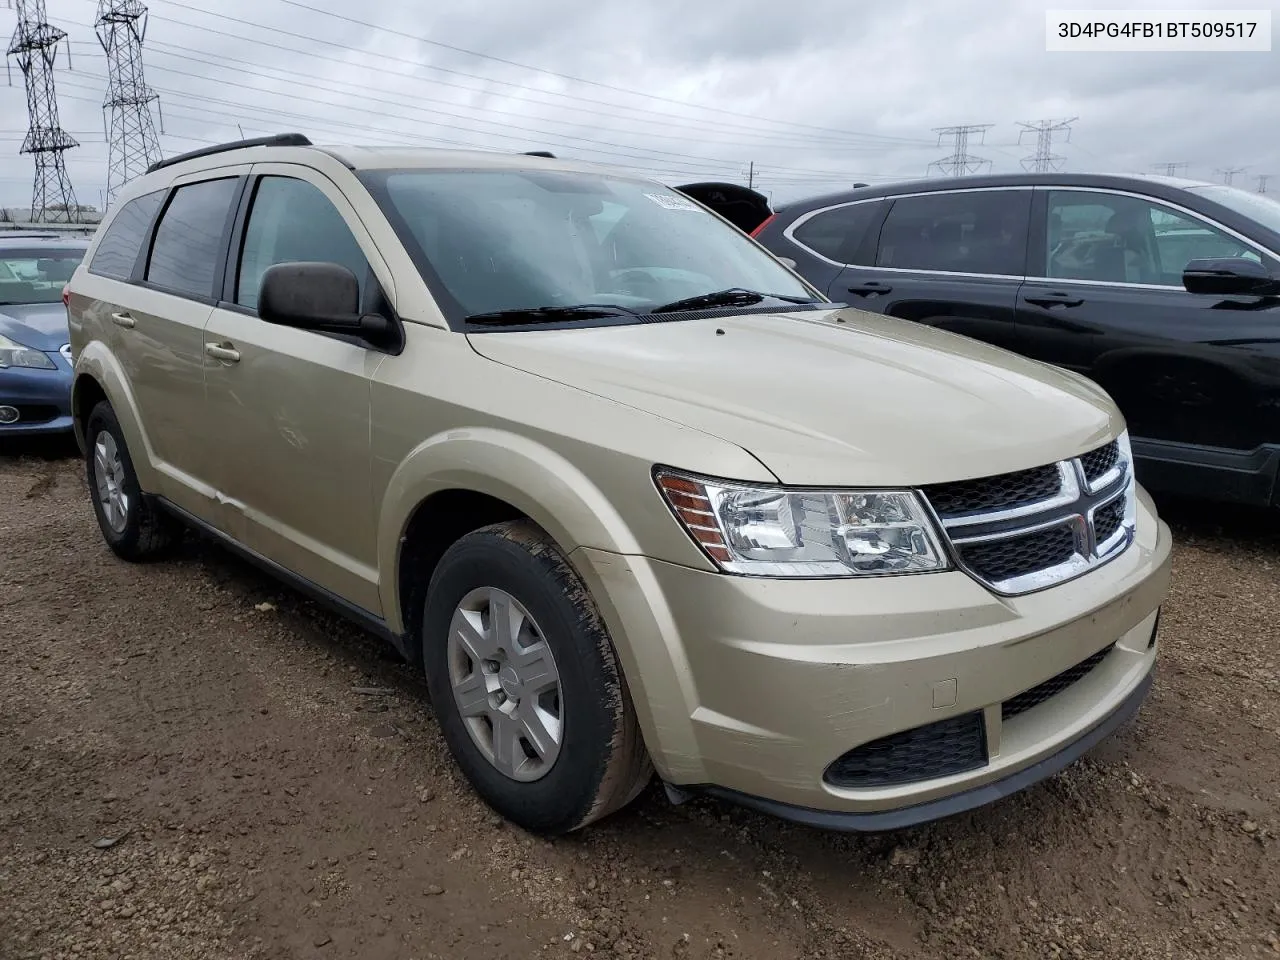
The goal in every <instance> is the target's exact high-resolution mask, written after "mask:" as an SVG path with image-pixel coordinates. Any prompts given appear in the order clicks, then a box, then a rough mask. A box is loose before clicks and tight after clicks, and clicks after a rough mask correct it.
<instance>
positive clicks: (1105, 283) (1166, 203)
mask: <svg viewBox="0 0 1280 960" xmlns="http://www.w3.org/2000/svg"><path fill="white" fill-rule="evenodd" d="M1036 189H1038V190H1044V191H1045V192H1046V193H1049V192H1057V193H1103V194H1109V195H1111V196H1116V197H1129V198H1131V199H1133V200H1143V201H1145V202H1147V203H1149V204H1151V205H1152V206H1157V207H1165V208H1167V209H1169V210H1173V211H1176V212H1177V213H1180V214H1182V215H1183V216H1185V217H1188V218H1190V219H1192V220H1196V221H1198V222H1199V223H1201V224H1203V225H1204V226H1206V227H1210V228H1211V229H1214V230H1217V231H1219V232H1221V233H1225V234H1227V235H1228V236H1231V237H1235V239H1237V240H1239V241H1240V242H1241V243H1243V244H1244V245H1245V246H1247V247H1248V248H1249V249H1251V250H1253V251H1254V253H1256V254H1258V255H1259V256H1261V257H1263V258H1270V259H1271V260H1280V253H1276V252H1275V251H1274V250H1271V249H1268V248H1267V247H1264V246H1262V245H1261V244H1259V243H1258V241H1257V240H1254V239H1253V238H1252V237H1246V236H1245V235H1244V234H1243V233H1241V232H1240V231H1239V230H1233V229H1231V228H1230V227H1228V226H1226V225H1225V224H1222V223H1219V222H1218V221H1216V220H1212V219H1210V218H1209V217H1207V216H1205V215H1204V214H1203V213H1197V212H1196V211H1195V210H1192V209H1190V208H1189V207H1184V206H1183V205H1182V204H1180V203H1175V202H1174V201H1172V200H1165V199H1164V198H1163V197H1153V196H1151V195H1150V194H1147V193H1138V192H1136V191H1134V190H1121V189H1120V188H1118V187H1081V186H1072V187H1058V186H1050V185H1047V184H1046V185H1042V186H1039V187H1037V188H1036ZM1048 212H1049V202H1048V197H1046V198H1045V214H1046V216H1047V215H1048ZM1046 253H1047V251H1046ZM1025 279H1026V280H1028V281H1037V282H1044V283H1084V284H1088V285H1090V286H1099V287H1132V288H1136V289H1139V290H1179V291H1181V292H1182V293H1186V292H1187V289H1186V287H1182V286H1178V285H1175V284H1167V283H1132V282H1129V281H1114V280H1083V279H1081V280H1077V279H1074V278H1072V277H1043V276H1041V277H1033V276H1030V275H1028V276H1027V277H1026V278H1025ZM1193 296H1194V294H1193Z"/></svg>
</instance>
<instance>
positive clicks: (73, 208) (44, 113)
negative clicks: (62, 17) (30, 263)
mask: <svg viewBox="0 0 1280 960" xmlns="http://www.w3.org/2000/svg"><path fill="white" fill-rule="evenodd" d="M14 9H15V10H16V11H17V13H18V26H17V28H16V29H15V30H14V31H13V38H12V39H11V40H10V41H9V49H8V51H7V52H8V55H9V56H11V57H14V58H15V59H16V60H17V61H18V68H19V69H20V70H21V71H22V79H23V82H24V84H25V85H26V88H27V135H26V137H25V138H23V141H22V146H21V148H19V150H18V152H19V153H29V154H31V156H32V158H33V159H34V160H35V165H36V174H35V182H34V184H33V186H32V189H31V220H32V222H33V223H74V222H75V221H76V219H77V218H78V214H79V208H78V206H77V204H76V195H75V191H74V190H72V189H71V178H70V177H69V176H68V175H67V163H66V158H65V157H64V156H63V154H64V153H65V152H66V151H67V150H70V149H72V148H73V147H78V146H80V144H79V143H78V142H76V140H75V139H74V138H73V137H72V136H71V135H70V134H69V133H67V132H66V131H65V130H63V129H62V124H61V123H60V122H59V120H58V97H57V92H56V91H55V90H54V85H53V66H54V61H55V60H56V59H57V56H58V44H59V43H61V42H62V41H63V40H65V39H66V36H67V35H66V33H65V32H64V31H62V30H59V29H58V28H57V27H54V26H52V25H50V24H49V23H47V22H46V14H45V7H44V0H14Z"/></svg>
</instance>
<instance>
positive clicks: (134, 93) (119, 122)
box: [94, 0, 161, 202]
mask: <svg viewBox="0 0 1280 960" xmlns="http://www.w3.org/2000/svg"><path fill="white" fill-rule="evenodd" d="M94 27H95V28H96V32H97V34H98V41H99V42H100V43H101V44H102V49H103V51H104V52H105V53H106V55H107V96H106V99H105V100H104V101H103V103H102V110H103V113H104V115H105V119H106V122H107V129H108V133H107V139H108V141H109V147H108V150H107V201H108V202H110V201H112V200H114V199H115V196H116V193H117V191H119V189H120V188H121V187H122V186H124V185H125V184H126V183H128V182H129V181H130V180H132V179H133V178H134V177H136V176H139V175H140V174H142V173H144V172H146V169H147V167H149V166H150V165H151V164H152V163H154V162H155V161H157V160H159V159H160V157H161V153H160V140H159V138H158V137H157V136H156V127H155V120H154V118H153V117H152V116H151V104H152V103H158V101H159V99H160V97H159V94H157V93H156V92H155V91H154V90H152V89H151V88H150V87H148V86H147V81H146V78H145V77H144V76H143V72H142V40H143V37H145V36H146V33H147V8H146V6H145V5H143V4H142V3H141V2H140V0H99V2H98V19H97V22H96V23H95V24H94Z"/></svg>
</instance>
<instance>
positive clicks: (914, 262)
mask: <svg viewBox="0 0 1280 960" xmlns="http://www.w3.org/2000/svg"><path fill="white" fill-rule="evenodd" d="M1030 215H1031V191H1029V190H962V191H957V192H955V193H932V194H925V195H921V196H909V197H899V198H898V199H897V200H894V201H893V206H892V207H890V209H889V216H888V217H886V218H885V222H884V227H883V228H881V230H880V245H879V249H878V250H877V253H876V266H878V267H894V268H897V269H903V270H937V271H945V272H947V273H980V274H995V275H999V276H1022V273H1023V267H1024V264H1025V263H1026V243H1027V225H1028V223H1029V219H1030Z"/></svg>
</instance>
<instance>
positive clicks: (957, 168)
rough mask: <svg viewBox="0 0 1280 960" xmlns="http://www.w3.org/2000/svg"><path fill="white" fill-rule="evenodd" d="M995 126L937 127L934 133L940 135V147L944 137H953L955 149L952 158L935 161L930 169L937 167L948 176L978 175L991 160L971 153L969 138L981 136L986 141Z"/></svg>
mask: <svg viewBox="0 0 1280 960" xmlns="http://www.w3.org/2000/svg"><path fill="white" fill-rule="evenodd" d="M993 126H995V124H993V123H969V124H963V125H961V126H955V127H935V128H934V133H936V134H937V135H938V146H942V138H943V137H953V138H954V140H955V147H954V148H953V149H952V151H951V156H949V157H943V158H942V159H941V160H935V161H933V163H931V164H929V169H930V170H932V169H933V168H934V167H937V168H938V169H939V170H941V171H942V172H943V173H944V174H945V175H947V176H951V177H962V176H964V175H965V174H966V173H977V172H978V171H979V170H981V169H982V168H983V167H986V166H989V165H990V163H991V161H990V160H986V159H984V158H982V157H975V156H974V155H973V154H971V153H970V152H969V137H970V136H971V135H973V134H980V135H981V136H982V137H983V138H984V139H985V137H986V132H987V131H988V130H989V129H991V128H992V127H993Z"/></svg>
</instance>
